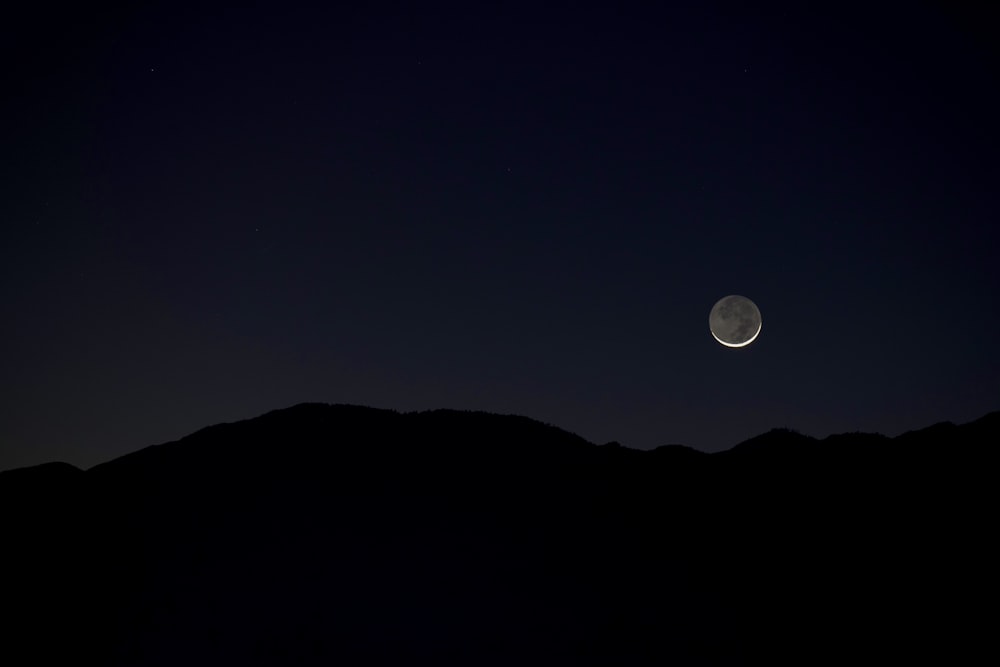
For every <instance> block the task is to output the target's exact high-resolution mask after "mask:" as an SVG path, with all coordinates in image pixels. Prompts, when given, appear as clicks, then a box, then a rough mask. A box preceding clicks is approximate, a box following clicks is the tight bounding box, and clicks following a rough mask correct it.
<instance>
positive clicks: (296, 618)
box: [0, 404, 1000, 666]
mask: <svg viewBox="0 0 1000 667" xmlns="http://www.w3.org/2000/svg"><path fill="white" fill-rule="evenodd" d="M998 435H1000V412H995V413H991V414H989V415H986V416H985V417H983V418H981V419H979V420H977V421H975V422H971V423H969V424H962V425H955V424H950V423H943V424H936V425H933V426H930V427H928V428H926V429H923V430H919V431H913V432H909V433H905V434H903V435H900V436H898V437H895V438H888V437H885V436H881V435H874V434H864V433H852V434H842V435H835V436H830V437H828V438H824V439H816V438H812V437H808V436H805V435H802V434H799V433H796V432H794V431H791V430H788V429H775V430H772V431H770V432H768V433H765V434H763V435H760V436H757V437H755V438H752V439H750V440H747V441H745V442H743V443H740V444H738V445H736V446H735V447H733V448H732V449H730V450H728V451H726V452H721V453H718V454H705V453H703V452H698V451H696V450H693V449H690V448H687V447H683V446H680V445H670V446H665V447H660V448H658V449H655V450H652V451H638V450H632V449H629V448H627V447H622V446H621V445H620V444H618V443H616V442H612V443H608V444H606V445H595V444H593V443H590V442H588V441H586V440H584V439H583V438H580V437H579V436H577V435H574V434H572V433H569V432H566V431H564V430H561V429H559V428H556V427H554V426H550V425H547V424H543V423H540V422H538V421H535V420H531V419H528V418H525V417H518V416H510V415H495V414H489V413H483V412H464V411H454V410H435V411H430V412H419V413H398V412H395V411H391V410H379V409H374V408H367V407H359V406H350V405H324V404H302V405H297V406H294V407H291V408H288V409H284V410H277V411H274V412H270V413H268V414H265V415H263V416H260V417H258V418H255V419H250V420H247V421H242V422H237V423H231V424H220V425H216V426H210V427H208V428H205V429H202V430H200V431H198V432H196V433H193V434H191V435H189V436H187V437H185V438H182V439H181V440H178V441H175V442H170V443H166V444H162V445H157V446H152V447H147V448H145V449H142V450H139V451H136V452H134V453H132V454H128V455H126V456H123V457H120V458H118V459H115V460H112V461H109V462H107V463H104V464H101V465H98V466H95V467H93V468H91V469H89V470H86V471H82V470H79V469H77V468H74V467H73V466H69V465H67V464H60V463H52V464H45V465H42V466H36V467H32V468H23V469H18V470H12V471H5V472H2V473H0V507H3V517H4V521H3V527H2V544H3V545H4V548H3V556H2V566H3V568H2V571H0V573H2V576H3V595H2V596H0V609H2V618H0V621H2V622H3V628H4V629H5V632H4V633H3V636H2V639H0V663H2V664H4V665H29V664H39V665H42V664H44V665H51V664H68V663H71V662H72V663H83V664H94V665H136V666H146V665H181V664H183V665H221V664H241V665H276V664H281V665H327V664H347V665H362V664H363V665H382V664H447V665H511V664H518V665H653V664H656V665H664V664H670V665H750V664H796V665H801V664H835V663H836V664H843V663H844V662H847V661H850V662H852V663H857V662H866V663H879V662H893V663H898V662H901V661H909V660H913V659H920V660H922V661H926V660H930V661H934V662H948V663H957V662H966V661H970V660H971V658H972V657H973V656H978V654H979V652H980V651H982V650H985V649H986V648H988V647H989V644H988V642H989V640H990V638H991V636H992V628H991V627H990V626H991V624H990V623H989V616H988V614H987V613H986V612H980V611H979V608H980V605H982V604H983V603H984V602H985V603H986V604H989V603H991V602H992V600H993V599H995V597H994V595H995V593H996V585H995V584H994V583H993V582H994V580H995V575H994V572H995V569H994V568H995V562H996V558H995V557H996V551H995V548H994V547H992V535H991V530H990V528H991V527H992V521H991V519H992V518H993V510H992V509H991V508H992V507H993V504H994V502H993V500H994V499H993V497H992V496H993V495H994V493H993V491H992V489H993V488H994V486H993V480H992V479H991V478H989V479H988V476H989V477H992V475H991V473H992V472H993V466H992V464H991V461H992V456H991V454H992V451H991V450H992V449H993V447H994V446H995V445H996V443H997V442H998V441H1000V440H998Z"/></svg>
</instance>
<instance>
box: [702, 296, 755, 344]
mask: <svg viewBox="0 0 1000 667" xmlns="http://www.w3.org/2000/svg"><path fill="white" fill-rule="evenodd" d="M708 328H709V331H711V332H712V337H713V338H715V340H716V341H718V342H719V343H720V344H721V345H725V346H726V347H746V346H747V345H749V344H750V343H752V342H754V341H755V340H757V336H759V335H760V330H761V317H760V310H759V309H758V308H757V304H755V303H754V302H753V301H751V300H750V299H748V298H746V297H745V296H740V295H738V294H730V295H729V296H726V297H723V298H721V299H719V300H718V301H717V302H716V303H715V306H713V307H712V312H711V313H710V314H709V316H708Z"/></svg>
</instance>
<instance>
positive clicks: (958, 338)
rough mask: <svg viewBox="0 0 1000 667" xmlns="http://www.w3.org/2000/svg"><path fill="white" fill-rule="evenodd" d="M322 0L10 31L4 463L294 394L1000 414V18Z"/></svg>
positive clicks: (795, 419) (650, 442)
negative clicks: (737, 314) (731, 344)
mask: <svg viewBox="0 0 1000 667" xmlns="http://www.w3.org/2000/svg"><path fill="white" fill-rule="evenodd" d="M318 4H320V3H306V4H305V5H303V6H301V7H296V6H295V5H294V3H277V2H274V3H258V4H255V5H251V6H248V5H246V4H245V3H243V4H241V5H240V6H228V7H227V6H225V5H222V4H213V5H212V7H211V8H205V7H204V6H194V7H184V6H182V5H181V4H179V3H167V2H151V3H150V2H147V3H127V5H126V6H123V7H115V6H112V5H107V6H105V7H104V8H103V9H97V10H95V9H93V8H91V7H87V8H80V9H78V10H73V11H75V13H72V14H58V13H55V12H49V11H48V10H45V11H42V10H41V9H28V10H25V11H26V12H27V13H25V14H22V15H20V16H17V17H15V19H16V20H12V22H11V23H10V24H9V25H8V26H6V28H5V31H6V32H8V33H10V34H8V35H7V36H5V38H4V39H5V43H6V47H5V48H6V50H7V53H6V54H5V57H6V60H7V62H8V63H9V64H10V66H11V67H12V68H13V72H12V73H13V76H12V78H11V82H10V84H9V85H8V87H7V88H8V89H7V93H9V94H8V95H7V99H8V102H7V103H5V104H4V105H3V110H2V111H0V114H2V116H3V119H4V123H3V126H4V130H5V148H4V152H3V155H4V157H3V161H2V167H3V170H4V173H3V183H4V188H3V190H4V192H3V194H4V196H3V198H2V201H0V207H2V208H0V215H2V218H0V219H2V221H3V230H4V233H3V236H4V242H3V243H2V244H0V259H2V268H0V271H2V273H0V298H2V303H3V313H4V324H3V327H2V329H0V364H2V366H0V379H2V396H0V398H2V405H3V406H4V407H3V410H0V469H4V468H10V467H16V466H20V465H30V464H36V463H42V462H44V461H49V460H56V459H58V460H64V461H68V462H70V463H73V464H76V465H80V466H84V467H86V466H90V465H93V464H96V463H98V462H101V461H104V460H107V459H109V458H112V457H114V456H117V455H120V454H124V453H126V452H129V451H132V450H135V449H138V448H140V447H143V446H146V445H150V444H156V443H159V442H164V441H167V440H171V439H175V438H178V437H181V436H183V435H186V434H187V433H189V432H191V431H193V430H196V429H197V428H200V427H202V426H205V425H207V424H211V423H216V422H220V421H231V420H236V419H242V418H246V417H251V416H255V415H257V414H259V413H262V412H265V411H267V410H270V409H274V408H279V407H286V406H288V405H291V404H294V403H297V402H301V401H322V402H344V403H358V404H365V405H372V406H376V407H384V408H394V409H399V410H414V409H429V408H437V407H451V408H469V409H482V410H487V411H491V412H513V413H519V414H524V415H527V416H530V417H534V418H537V419H540V420H543V421H547V422H550V423H554V424H556V425H558V426H561V427H563V428H566V429H568V430H571V431H574V432H577V433H579V434H580V435H582V436H584V437H586V438H588V439H590V440H592V441H595V442H604V441H607V440H612V439H616V440H619V441H621V442H622V443H623V444H625V445H627V446H632V447H639V448H650V447H654V446H657V445H661V444H667V443H683V444H688V445H691V446H694V447H698V448H701V449H706V450H717V449H721V448H726V447H729V446H731V445H733V444H735V443H736V442H738V441H740V440H742V439H745V438H747V437H750V436H753V435H755V434H757V433H759V432H761V431H764V430H767V429H769V428H771V427H774V426H788V427H791V428H795V429H798V430H801V431H803V432H805V433H808V434H810V435H815V436H825V435H827V434H828V433H831V432H842V431H853V430H866V431H879V432H882V433H886V434H889V435H894V434H896V433H899V432H901V431H903V430H907V429H910V428H916V427H920V426H923V425H926V424H929V423H931V422H935V421H940V420H952V421H958V422H961V421H967V420H971V419H974V418H976V417H979V416H981V415H982V414H984V413H986V412H988V411H990V410H995V409H997V408H998V407H1000V382H998V381H997V377H998V376H1000V353H998V349H1000V348H998V346H997V344H996V341H995V339H994V337H995V336H996V332H997V331H998V330H1000V326H998V325H1000V314H998V307H997V299H996V295H997V294H998V292H1000V269H998V267H997V264H998V262H997V250H998V248H1000V243H998V241H1000V238H998V237H1000V234H998V231H997V222H998V221H1000V205H998V195H997V192H998V175H1000V170H998V166H997V151H998V148H1000V141H998V139H1000V136H998V132H997V127H996V121H995V119H996V118H1000V94H998V92H997V91H998V90H1000V86H998V72H1000V68H998V62H1000V59H998V52H997V50H996V47H995V46H994V45H993V44H992V43H991V39H990V38H989V35H987V30H985V29H984V28H983V25H985V22H984V21H985V18H986V17H984V16H982V15H976V14H973V13H969V12H968V11H965V10H956V9H955V8H954V6H953V5H951V4H948V5H947V6H946V5H945V4H944V3H941V4H940V5H939V6H938V5H934V4H925V5H921V6H913V5H906V6H904V7H903V8H902V9H892V10H890V9H885V10H882V9H879V8H877V7H874V6H872V5H871V3H869V5H866V6H863V7H862V8H852V7H848V6H847V5H844V4H836V5H831V6H829V7H823V6H821V5H809V6H808V7H796V6H795V5H792V8H781V7H779V6H778V5H771V6H770V7H769V8H767V9H761V8H758V9H753V10H750V9H746V8H742V7H734V6H732V5H730V4H729V3H679V5H678V6H677V7H669V8H663V7H659V8H651V6H650V5H651V4H655V3H637V6H629V4H628V3H621V2H616V3H604V4H592V5H587V6H581V3H558V4H548V3H538V2H531V3H523V4H518V3H502V4H499V5H496V6H494V5H491V4H490V3H468V2H466V3H454V4H452V5H447V4H439V3H433V2H431V3H412V4H409V3H407V4H404V5H402V6H392V5H390V4H384V3H383V4H381V5H377V6H376V4H375V3H356V6H355V7H349V6H346V5H343V6H341V5H337V6H333V7H327V8H321V7H317V6H316V5H318ZM680 4H683V5H684V6H680ZM691 4H694V5H698V6H697V7H690V6H687V5H691ZM798 4H801V3H798ZM733 293H737V294H744V295H746V296H748V297H750V298H751V299H753V300H754V301H755V302H756V303H757V305H758V306H759V307H760V309H761V312H762V315H763V329H762V332H761V335H760V337H759V338H758V339H757V340H756V341H755V342H754V343H753V344H752V345H751V346H749V347H747V348H745V349H739V350H733V349H727V348H723V347H722V346H720V345H718V344H717V343H716V342H715V341H714V340H713V339H712V337H711V335H710V334H709V330H708V313H709V310H710V309H711V307H712V305H713V304H714V303H715V301H716V300H717V299H719V298H720V297H722V296H725V295H727V294H733Z"/></svg>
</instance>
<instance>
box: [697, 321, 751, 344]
mask: <svg viewBox="0 0 1000 667" xmlns="http://www.w3.org/2000/svg"><path fill="white" fill-rule="evenodd" d="M763 324H764V323H763V322H761V323H760V324H758V325H757V331H756V333H754V335H752V336H750V338H749V340H747V341H745V342H743V343H727V342H726V341H724V340H722V339H721V338H719V337H718V336H716V335H715V332H714V331H712V330H711V329H709V332H710V333H711V334H712V338H714V339H715V340H717V341H719V342H720V343H722V344H723V345H725V346H726V347H746V346H747V345H749V344H750V343H752V342H754V341H755V340H756V339H757V336H759V335H760V330H761V327H762V326H763Z"/></svg>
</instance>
